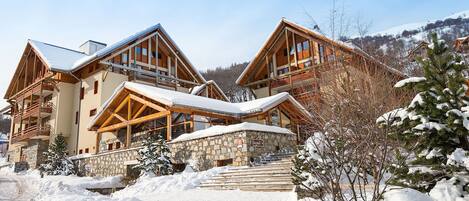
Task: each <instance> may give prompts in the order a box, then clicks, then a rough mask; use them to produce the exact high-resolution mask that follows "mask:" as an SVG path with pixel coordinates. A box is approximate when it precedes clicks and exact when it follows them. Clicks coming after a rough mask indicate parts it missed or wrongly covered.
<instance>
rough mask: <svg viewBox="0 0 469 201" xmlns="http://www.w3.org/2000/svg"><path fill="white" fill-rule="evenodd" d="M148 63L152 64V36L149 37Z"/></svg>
mask: <svg viewBox="0 0 469 201" xmlns="http://www.w3.org/2000/svg"><path fill="white" fill-rule="evenodd" d="M147 55H148V56H147V57H148V64H149V65H151V38H149V39H148V50H147Z"/></svg>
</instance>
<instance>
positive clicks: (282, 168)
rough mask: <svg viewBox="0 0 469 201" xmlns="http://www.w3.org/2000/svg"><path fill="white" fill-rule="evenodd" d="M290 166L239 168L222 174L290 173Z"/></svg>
mask: <svg viewBox="0 0 469 201" xmlns="http://www.w3.org/2000/svg"><path fill="white" fill-rule="evenodd" d="M290 168H291V167H290V166H261V167H252V168H239V169H229V170H227V171H226V172H224V173H231V172H256V171H283V170H285V171H287V170H288V171H290Z"/></svg>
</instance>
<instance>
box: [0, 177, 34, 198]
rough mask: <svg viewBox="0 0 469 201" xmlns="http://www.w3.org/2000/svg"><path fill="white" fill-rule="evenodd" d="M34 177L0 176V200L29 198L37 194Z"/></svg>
mask: <svg viewBox="0 0 469 201" xmlns="http://www.w3.org/2000/svg"><path fill="white" fill-rule="evenodd" d="M34 180H35V178H30V177H24V176H16V175H2V176H0V200H31V199H33V198H34V196H35V195H37V187H36V186H34V185H30V184H32V183H35V181H34Z"/></svg>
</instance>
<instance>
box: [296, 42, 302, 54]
mask: <svg viewBox="0 0 469 201" xmlns="http://www.w3.org/2000/svg"><path fill="white" fill-rule="evenodd" d="M296 51H297V52H302V51H303V46H302V45H301V43H297V44H296Z"/></svg>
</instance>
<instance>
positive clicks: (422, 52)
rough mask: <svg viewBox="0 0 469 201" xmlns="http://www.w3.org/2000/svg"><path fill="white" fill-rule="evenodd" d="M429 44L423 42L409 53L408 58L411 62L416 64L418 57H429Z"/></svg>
mask: <svg viewBox="0 0 469 201" xmlns="http://www.w3.org/2000/svg"><path fill="white" fill-rule="evenodd" d="M428 44H429V43H428V42H426V41H421V42H420V43H419V44H418V45H417V46H415V47H414V48H413V49H411V50H410V51H409V53H408V54H407V58H408V59H409V61H410V62H416V60H417V58H418V57H421V58H423V57H425V56H426V55H427V48H428Z"/></svg>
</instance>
